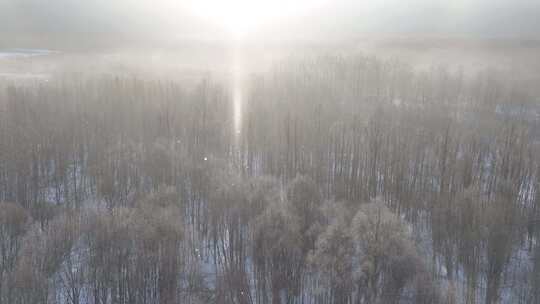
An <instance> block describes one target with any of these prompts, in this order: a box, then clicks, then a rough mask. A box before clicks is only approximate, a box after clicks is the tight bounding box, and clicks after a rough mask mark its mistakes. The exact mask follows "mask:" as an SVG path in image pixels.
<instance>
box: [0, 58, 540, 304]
mask: <svg viewBox="0 0 540 304" xmlns="http://www.w3.org/2000/svg"><path fill="white" fill-rule="evenodd" d="M512 78H513V77H512V75H507V74H502V73H498V72H496V71H486V72H485V73H479V74H477V75H476V76H474V77H469V76H467V77H465V76H464V75H463V74H462V73H460V72H449V71H447V70H446V69H443V68H433V69H430V70H428V71H418V70H414V69H413V68H411V67H409V66H408V65H407V64H405V63H403V62H399V61H381V60H378V59H376V58H371V57H364V56H346V57H337V56H327V57H317V58H311V59H305V60H301V61H293V60H291V61H285V62H282V63H281V64H278V65H277V66H276V67H275V69H274V70H272V71H271V72H266V73H263V74H260V75H254V76H252V78H251V79H250V81H249V82H248V83H249V84H250V85H249V86H248V87H246V92H245V94H246V95H245V96H244V97H245V104H244V107H243V109H244V111H243V114H242V121H243V129H242V131H241V132H240V133H239V134H236V133H235V132H234V126H233V125H234V119H233V112H234V111H233V102H232V100H231V98H230V95H231V94H230V92H229V91H230V90H229V89H228V88H224V87H222V86H220V85H218V84H216V83H214V82H212V81H210V80H204V81H201V82H200V84H199V85H198V86H197V87H196V88H184V87H183V86H182V84H181V83H176V82H160V81H147V80H144V79H137V78H107V77H103V78H99V79H94V80H88V79H86V78H85V80H81V81H77V79H66V80H63V81H59V80H54V81H50V82H40V83H38V82H36V83H30V84H29V83H25V84H18V85H17V84H16V85H14V84H2V85H0V87H1V89H0V202H2V203H0V236H1V237H0V303H21V304H23V303H28V304H30V303H71V304H78V303H95V304H98V303H99V304H105V303H126V304H127V303H130V304H131V303H147V304H151V303H239V304H245V303H381V304H382V303H426V304H427V303H448V304H452V303H467V304H473V303H486V304H495V303H540V179H539V178H540V176H539V174H540V166H539V161H540V153H539V152H540V151H539V142H540V141H539V140H540V131H539V130H540V128H539V125H540V122H539V120H540V105H539V104H538V100H537V99H535V98H534V96H532V94H531V93H530V92H529V91H527V88H525V87H520V86H519V83H518V82H516V81H513V79H512Z"/></svg>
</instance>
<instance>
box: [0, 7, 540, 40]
mask: <svg viewBox="0 0 540 304" xmlns="http://www.w3.org/2000/svg"><path fill="white" fill-rule="evenodd" d="M182 1H183V2H186V1H189V0H179V1H174V0H153V1H150V0H92V1H84V0H0V20H1V24H2V26H1V28H0V33H1V34H2V35H3V37H4V39H7V37H10V36H13V35H29V34H34V35H36V34H40V35H48V34H54V35H63V34H70V35H73V34H75V35H77V34H83V33H84V34H88V33H91V34H93V35H94V36H100V35H104V36H106V35H109V36H114V35H126V36H133V37H136V36H139V37H145V36H154V37H155V36H164V37H165V36H167V35H175V36H183V35H184V36H190V37H197V36H198V35H200V36H204V37H208V36H209V35H210V36H211V35H212V33H215V30H216V29H215V28H213V27H212V26H211V25H209V24H207V23H205V22H204V21H203V20H200V19H197V18H196V17H194V16H192V15H190V14H189V13H188V12H187V11H186V10H185V9H184V8H183V7H184V6H183V5H182V4H181V2H182ZM223 1H225V0H223ZM158 3H159V4H158ZM280 24H281V26H284V25H285V24H286V25H287V26H290V27H291V31H290V32H295V30H296V33H297V34H302V31H305V32H306V35H308V32H310V31H311V32H312V33H324V32H327V33H329V34H330V35H331V34H335V33H347V34H351V33H352V34H354V33H356V32H358V33H365V32H368V33H378V32H384V33H409V34H414V33H421V34H452V35H476V36H486V37H500V36H506V37H508V36H511V37H519V38H538V37H540V1H539V0H469V1H467V0H448V1H442V0H410V1H405V0H378V1H361V0H334V1H332V0H328V3H327V4H326V7H324V9H322V10H318V11H313V12H309V14H306V16H304V17H303V18H302V19H298V20H289V22H282V23H280Z"/></svg>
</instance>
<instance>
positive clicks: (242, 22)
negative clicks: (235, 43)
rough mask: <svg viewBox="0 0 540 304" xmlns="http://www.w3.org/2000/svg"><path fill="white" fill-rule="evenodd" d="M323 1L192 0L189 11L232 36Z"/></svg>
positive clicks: (296, 14)
mask: <svg viewBox="0 0 540 304" xmlns="http://www.w3.org/2000/svg"><path fill="white" fill-rule="evenodd" d="M326 1H327V0H289V1H286V0H229V1H226V0H192V1H191V3H190V4H189V7H190V9H191V11H192V13H193V14H195V15H196V16H198V17H200V18H203V19H205V20H207V21H208V22H211V23H213V24H215V25H217V26H220V27H224V28H225V29H226V30H227V31H229V32H230V33H231V34H233V35H235V36H236V37H243V36H244V35H246V34H249V33H250V32H253V31H255V30H256V29H257V28H259V27H261V26H263V25H267V24H271V23H273V22H279V21H280V20H281V19H283V18H286V17H294V16H298V15H301V14H304V13H306V12H308V11H309V10H312V9H314V8H317V7H319V6H321V5H322V4H324V3H325V2H326Z"/></svg>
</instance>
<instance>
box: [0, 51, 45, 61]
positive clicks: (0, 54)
mask: <svg viewBox="0 0 540 304" xmlns="http://www.w3.org/2000/svg"><path fill="white" fill-rule="evenodd" d="M54 53H56V52H55V51H51V50H46V49H6V50H1V49H0V59H12V58H28V57H36V56H47V55H51V54H54Z"/></svg>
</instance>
